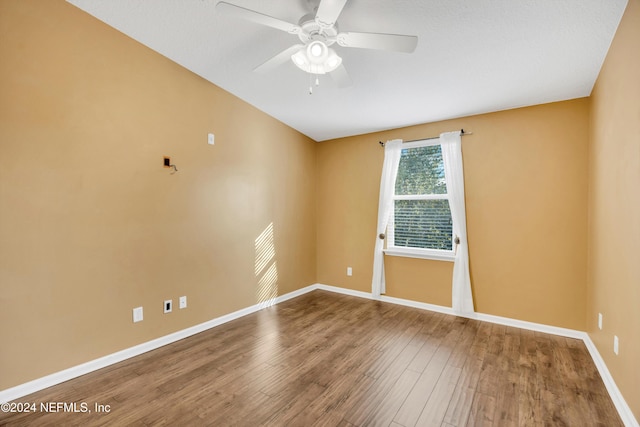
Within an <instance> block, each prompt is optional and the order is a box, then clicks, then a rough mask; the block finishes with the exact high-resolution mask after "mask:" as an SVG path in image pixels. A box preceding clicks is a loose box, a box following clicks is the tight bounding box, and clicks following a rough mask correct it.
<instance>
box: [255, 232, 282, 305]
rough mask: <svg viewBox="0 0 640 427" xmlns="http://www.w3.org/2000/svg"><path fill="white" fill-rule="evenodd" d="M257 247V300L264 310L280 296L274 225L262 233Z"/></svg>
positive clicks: (257, 240) (256, 243)
mask: <svg viewBox="0 0 640 427" xmlns="http://www.w3.org/2000/svg"><path fill="white" fill-rule="evenodd" d="M255 245H256V262H255V274H256V278H257V279H258V288H257V289H256V298H257V302H258V305H259V306H260V308H264V307H269V306H271V305H273V304H275V299H276V298H277V296H278V264H277V263H276V248H275V244H274V240H273V223H271V224H269V225H268V226H267V228H265V229H264V231H263V232H262V233H260V235H259V236H258V238H257V239H256V241H255Z"/></svg>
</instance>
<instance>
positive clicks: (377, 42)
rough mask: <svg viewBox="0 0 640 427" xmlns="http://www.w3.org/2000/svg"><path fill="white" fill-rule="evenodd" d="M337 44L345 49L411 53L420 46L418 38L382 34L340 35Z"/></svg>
mask: <svg viewBox="0 0 640 427" xmlns="http://www.w3.org/2000/svg"><path fill="white" fill-rule="evenodd" d="M337 42H338V44H339V45H340V46H344V47H361V48H365V49H380V50H392V51H396V52H407V53H411V52H413V51H414V50H415V49H416V46H417V45H418V37H416V36H404V35H400V34H381V33H350V32H347V33H340V34H338V37H337Z"/></svg>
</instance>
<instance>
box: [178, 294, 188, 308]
mask: <svg viewBox="0 0 640 427" xmlns="http://www.w3.org/2000/svg"><path fill="white" fill-rule="evenodd" d="M179 305H180V310H182V309H183V308H187V297H186V296H183V297H180V301H179Z"/></svg>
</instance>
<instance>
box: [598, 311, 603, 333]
mask: <svg viewBox="0 0 640 427" xmlns="http://www.w3.org/2000/svg"><path fill="white" fill-rule="evenodd" d="M598 329H600V330H602V313H598Z"/></svg>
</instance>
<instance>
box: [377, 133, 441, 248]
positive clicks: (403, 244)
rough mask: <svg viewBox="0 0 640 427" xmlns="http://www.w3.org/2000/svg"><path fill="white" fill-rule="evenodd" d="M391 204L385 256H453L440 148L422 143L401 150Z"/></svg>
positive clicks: (428, 142) (435, 143)
mask: <svg viewBox="0 0 640 427" xmlns="http://www.w3.org/2000/svg"><path fill="white" fill-rule="evenodd" d="M407 145H408V144H407ZM393 204H394V206H393V212H392V214H391V218H390V222H389V227H388V229H387V234H388V240H387V252H388V253H392V254H393V253H394V252H396V253H397V254H398V255H402V254H405V255H410V256H411V255H416V256H422V257H426V258H431V257H433V258H439V257H442V258H449V257H452V256H453V221H452V218H451V210H450V208H449V196H448V194H447V184H446V181H445V171H444V162H443V159H442V150H441V147H440V144H438V143H437V142H435V141H429V140H425V141H420V143H417V144H411V146H408V147H403V148H402V152H401V157H400V163H399V165H398V175H397V177H396V182H395V192H394V196H393ZM429 255H433V256H429Z"/></svg>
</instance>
